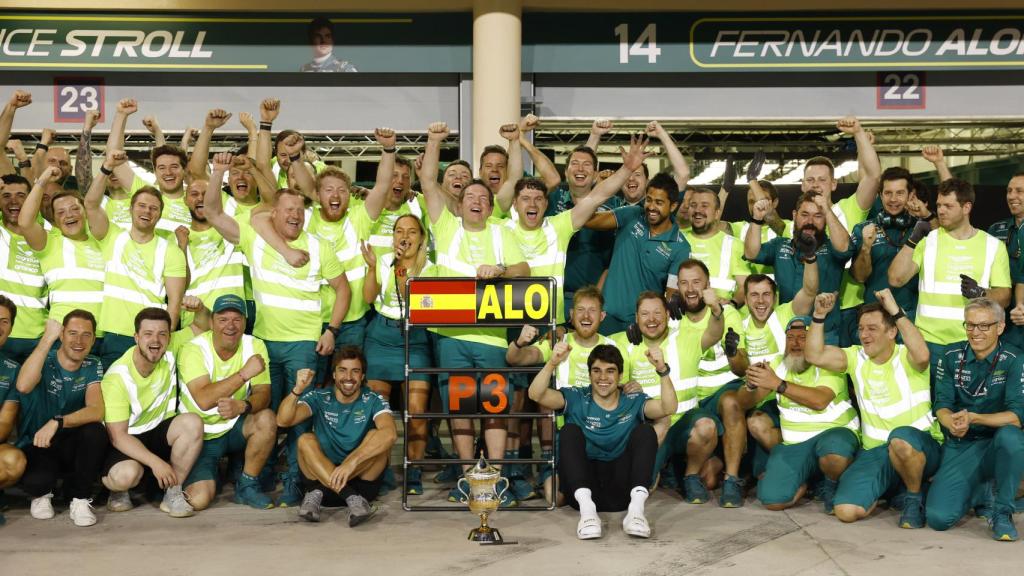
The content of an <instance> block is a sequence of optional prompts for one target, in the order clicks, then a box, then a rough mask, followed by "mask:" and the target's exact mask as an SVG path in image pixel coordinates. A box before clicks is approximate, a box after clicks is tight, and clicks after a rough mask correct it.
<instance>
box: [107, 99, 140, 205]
mask: <svg viewBox="0 0 1024 576" xmlns="http://www.w3.org/2000/svg"><path fill="white" fill-rule="evenodd" d="M138 111H139V103H138V102H136V101H135V99H134V98H124V99H122V100H119V101H118V103H117V108H116V109H115V112H114V118H113V119H112V120H111V121H110V134H108V135H107V148H106V149H107V150H108V151H110V150H124V129H125V126H126V125H127V124H128V117H129V116H131V115H132V114H135V113H136V112H138ZM114 170H115V173H116V174H117V179H118V180H119V181H120V182H121V184H122V185H123V186H124V188H125V190H126V191H129V192H130V191H131V186H132V182H134V181H135V171H134V170H132V167H131V166H129V165H128V163H127V162H126V163H123V164H120V165H118V166H117V168H115V169H114Z"/></svg>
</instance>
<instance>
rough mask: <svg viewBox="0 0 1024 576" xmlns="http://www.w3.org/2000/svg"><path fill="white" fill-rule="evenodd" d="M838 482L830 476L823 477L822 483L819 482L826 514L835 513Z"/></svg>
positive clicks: (819, 490) (819, 493)
mask: <svg viewBox="0 0 1024 576" xmlns="http://www.w3.org/2000/svg"><path fill="white" fill-rule="evenodd" d="M838 484H839V483H838V482H836V481H835V480H829V479H828V478H822V480H821V483H819V484H818V495H820V496H821V501H822V503H823V504H824V505H825V514H828V515H829V516H831V515H833V514H834V513H835V510H834V508H835V499H836V486H838Z"/></svg>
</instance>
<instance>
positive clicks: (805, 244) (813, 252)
mask: <svg viewBox="0 0 1024 576" xmlns="http://www.w3.org/2000/svg"><path fill="white" fill-rule="evenodd" d="M794 242H796V253H797V257H798V258H799V259H800V261H801V262H805V263H810V262H814V261H815V260H817V259H818V239H817V238H815V237H814V234H806V233H804V232H803V231H801V232H800V233H799V234H797V235H796V238H795V239H794Z"/></svg>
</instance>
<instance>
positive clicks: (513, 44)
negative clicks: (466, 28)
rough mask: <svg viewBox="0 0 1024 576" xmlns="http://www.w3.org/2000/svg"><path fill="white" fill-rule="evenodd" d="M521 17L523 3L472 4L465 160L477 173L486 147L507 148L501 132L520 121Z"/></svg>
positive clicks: (493, 0)
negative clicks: (469, 147)
mask: <svg viewBox="0 0 1024 576" xmlns="http://www.w3.org/2000/svg"><path fill="white" fill-rule="evenodd" d="M521 15H522V1H521V0H474V2H473V105H472V106H473V110H472V118H473V120H472V122H473V123H472V127H471V128H472V135H473V136H472V138H473V157H472V158H464V160H469V161H470V164H472V165H473V167H474V172H476V171H477V170H478V169H479V167H478V166H477V164H478V163H479V159H480V152H481V151H482V150H483V149H484V147H485V146H487V145H488V144H501V145H505V144H507V141H506V140H505V139H504V138H502V137H501V136H500V135H498V128H499V127H500V126H501V125H502V124H508V123H510V122H516V121H518V120H519V106H520V102H519V81H520V78H521V76H522V74H521V69H522V45H523V41H522V24H521V22H520V17H521Z"/></svg>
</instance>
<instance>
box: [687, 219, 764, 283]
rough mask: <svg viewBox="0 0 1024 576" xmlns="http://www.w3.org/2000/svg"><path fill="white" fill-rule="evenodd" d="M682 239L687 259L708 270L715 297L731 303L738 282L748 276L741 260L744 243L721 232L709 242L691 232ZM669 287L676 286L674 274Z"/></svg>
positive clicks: (745, 262) (708, 239)
mask: <svg viewBox="0 0 1024 576" xmlns="http://www.w3.org/2000/svg"><path fill="white" fill-rule="evenodd" d="M766 228H767V227H766ZM683 235H684V236H686V240H687V241H688V242H689V243H690V258H694V259H696V260H700V261H701V262H703V263H704V264H705V265H706V266H707V267H708V272H710V273H711V287H712V288H714V289H715V293H716V294H718V297H719V298H722V299H723V300H732V296H733V294H735V293H736V290H737V284H738V282H740V280H742V278H744V277H746V276H748V275H749V274H750V273H751V270H750V265H749V264H748V263H747V261H746V260H744V259H743V239H742V238H733V237H732V236H730V235H728V234H726V233H725V232H722V231H721V230H719V231H718V232H716V233H715V234H714V235H713V236H711V237H709V238H699V237H698V236H697V235H696V234H694V233H693V230H692V229H691V230H690V231H688V232H684V233H683ZM668 283H669V285H670V286H675V285H676V284H677V283H678V278H677V276H676V271H670V272H669V275H668Z"/></svg>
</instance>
